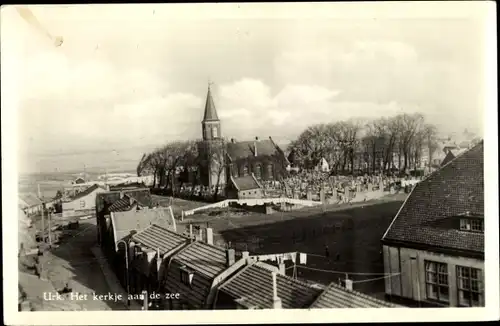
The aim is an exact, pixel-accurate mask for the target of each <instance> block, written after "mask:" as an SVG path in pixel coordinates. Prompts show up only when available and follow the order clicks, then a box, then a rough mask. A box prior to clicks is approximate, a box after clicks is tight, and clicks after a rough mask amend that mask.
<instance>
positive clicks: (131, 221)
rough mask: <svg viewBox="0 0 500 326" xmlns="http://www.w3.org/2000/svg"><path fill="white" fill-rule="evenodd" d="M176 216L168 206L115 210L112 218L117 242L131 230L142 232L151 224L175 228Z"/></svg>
mask: <svg viewBox="0 0 500 326" xmlns="http://www.w3.org/2000/svg"><path fill="white" fill-rule="evenodd" d="M173 219H174V217H173V216H172V215H171V214H170V209H168V208H155V209H142V210H130V211H125V212H113V213H112V214H111V220H112V223H113V228H114V233H115V243H117V242H118V241H120V240H122V239H124V238H126V237H127V236H128V235H129V234H130V233H131V231H136V232H140V231H142V230H144V229H146V228H147V227H148V226H150V225H151V224H157V225H160V226H163V227H166V228H173V226H174V220H173Z"/></svg>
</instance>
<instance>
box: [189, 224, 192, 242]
mask: <svg viewBox="0 0 500 326" xmlns="http://www.w3.org/2000/svg"><path fill="white" fill-rule="evenodd" d="M189 238H190V239H192V238H193V224H189Z"/></svg>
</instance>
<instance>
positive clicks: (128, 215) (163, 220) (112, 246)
mask: <svg viewBox="0 0 500 326" xmlns="http://www.w3.org/2000/svg"><path fill="white" fill-rule="evenodd" d="M105 223H106V226H107V227H106V233H105V234H103V238H104V239H103V243H102V244H101V249H102V251H103V253H104V255H106V257H107V258H108V259H109V260H110V261H111V262H112V266H113V267H114V270H115V272H116V273H117V276H118V277H119V279H120V281H121V282H122V285H123V286H126V280H127V278H126V274H125V272H126V271H127V269H128V268H127V265H128V258H129V257H128V256H127V255H125V250H124V247H125V246H129V245H130V241H131V239H132V237H133V236H134V235H135V234H137V233H140V232H141V231H143V230H145V229H147V228H148V227H149V226H151V225H153V224H156V225H158V226H161V227H163V228H166V229H170V230H173V231H175V229H176V226H175V220H174V217H173V215H172V213H171V210H170V209H169V208H161V209H141V210H135V209H134V210H129V211H122V212H111V213H110V215H107V216H106V219H105ZM129 254H130V252H129Z"/></svg>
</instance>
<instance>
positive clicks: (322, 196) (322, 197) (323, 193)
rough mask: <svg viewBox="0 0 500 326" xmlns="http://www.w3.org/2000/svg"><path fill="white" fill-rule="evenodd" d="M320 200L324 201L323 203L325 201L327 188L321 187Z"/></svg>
mask: <svg viewBox="0 0 500 326" xmlns="http://www.w3.org/2000/svg"><path fill="white" fill-rule="evenodd" d="M319 200H320V201H321V202H322V203H325V189H321V190H320V192H319Z"/></svg>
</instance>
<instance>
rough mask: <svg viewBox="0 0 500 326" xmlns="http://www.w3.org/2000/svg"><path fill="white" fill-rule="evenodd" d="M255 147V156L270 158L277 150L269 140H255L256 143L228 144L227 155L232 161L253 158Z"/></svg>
mask: <svg viewBox="0 0 500 326" xmlns="http://www.w3.org/2000/svg"><path fill="white" fill-rule="evenodd" d="M254 146H257V156H267V155H269V156H271V155H274V154H276V153H277V152H278V149H277V148H276V146H275V145H274V143H273V142H272V141H271V140H270V139H263V140H256V141H253V140H252V141H241V142H235V143H232V142H228V143H227V154H228V155H229V157H231V159H233V160H239V159H242V158H247V157H249V156H254V155H255V154H254V151H255V148H254Z"/></svg>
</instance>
